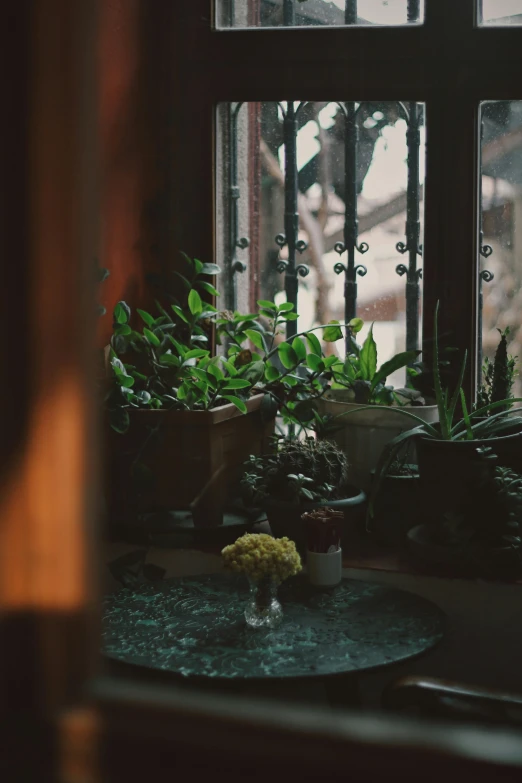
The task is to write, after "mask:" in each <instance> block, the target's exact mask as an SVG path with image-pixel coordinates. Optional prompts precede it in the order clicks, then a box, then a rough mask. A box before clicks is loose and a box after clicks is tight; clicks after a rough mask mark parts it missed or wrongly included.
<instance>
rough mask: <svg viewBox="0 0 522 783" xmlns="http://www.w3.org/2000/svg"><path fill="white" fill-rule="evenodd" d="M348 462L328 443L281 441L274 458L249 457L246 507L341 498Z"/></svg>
mask: <svg viewBox="0 0 522 783" xmlns="http://www.w3.org/2000/svg"><path fill="white" fill-rule="evenodd" d="M347 472H348V460H347V458H346V455H345V454H344V452H343V451H341V450H340V449H339V448H338V447H337V446H336V445H335V444H333V443H329V442H328V441H318V440H315V439H314V438H306V439H305V440H293V439H292V440H291V439H282V440H280V442H279V443H278V448H277V451H276V452H275V454H271V455H266V456H253V455H252V456H250V458H249V459H248V461H247V462H246V463H245V465H244V474H243V478H242V480H241V490H242V494H243V498H244V500H245V503H247V504H248V505H253V506H262V505H263V504H264V503H265V502H266V501H267V500H268V499H272V500H282V501H286V502H290V503H295V504H300V503H307V502H311V501H316V502H317V501H327V500H331V499H333V498H335V497H337V496H339V495H340V494H342V488H343V485H344V484H345V482H346V476H347Z"/></svg>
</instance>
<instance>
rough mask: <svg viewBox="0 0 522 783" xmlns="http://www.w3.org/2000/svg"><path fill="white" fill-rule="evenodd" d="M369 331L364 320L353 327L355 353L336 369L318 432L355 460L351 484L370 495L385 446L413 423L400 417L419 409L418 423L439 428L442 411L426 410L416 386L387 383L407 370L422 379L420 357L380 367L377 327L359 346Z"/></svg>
mask: <svg viewBox="0 0 522 783" xmlns="http://www.w3.org/2000/svg"><path fill="white" fill-rule="evenodd" d="M363 325H364V324H363V321H362V320H361V319H360V318H354V319H353V320H352V321H351V322H350V325H349V328H350V332H351V334H350V346H351V349H350V352H349V353H348V354H347V356H346V358H345V360H344V362H342V361H339V360H338V361H337V362H335V363H334V364H333V366H332V367H331V374H332V381H331V388H329V389H328V390H327V391H326V393H325V395H324V397H323V398H322V400H321V401H320V402H319V406H318V409H319V413H320V415H321V416H322V421H321V423H320V424H319V426H318V427H317V428H316V429H317V431H318V433H319V435H320V437H322V438H328V439H329V440H332V441H334V442H335V443H337V444H338V445H339V446H340V447H341V448H343V449H344V450H345V452H346V453H347V454H349V455H350V461H351V468H350V480H351V481H352V482H353V483H355V484H356V485H357V486H361V487H362V488H363V489H364V490H368V489H369V487H370V484H371V474H372V471H374V470H375V468H376V467H377V463H378V461H379V457H380V455H381V453H382V450H383V448H384V446H385V445H386V444H387V443H388V442H389V441H390V440H392V439H393V438H394V437H395V436H396V435H398V434H399V433H401V432H403V431H404V430H405V429H407V428H408V420H407V419H405V418H404V417H403V416H400V415H398V414H397V411H398V410H399V409H400V408H403V407H407V408H410V407H411V408H414V410H415V414H416V415H417V416H418V418H420V419H422V420H424V421H427V422H435V421H436V420H437V416H438V411H437V407H436V405H426V404H425V401H424V399H423V398H422V396H421V394H420V393H419V392H418V391H417V390H415V389H413V388H411V383H409V385H408V388H400V389H395V388H394V387H393V386H390V385H388V384H387V383H386V381H387V378H388V377H389V376H390V375H391V374H392V373H394V372H396V371H397V370H400V369H402V368H406V371H407V374H408V378H409V379H410V380H411V379H412V378H413V377H415V376H416V375H418V374H419V371H418V370H417V369H416V368H415V367H414V366H413V365H414V364H415V362H416V360H417V358H418V356H419V354H420V351H403V352H401V353H398V354H396V355H395V356H393V357H392V358H391V359H390V360H389V361H387V362H384V363H383V364H382V365H380V366H379V365H378V350H377V345H376V342H375V339H374V336H373V324H372V326H371V327H370V330H369V332H368V335H367V337H366V339H365V341H364V343H363V344H362V346H359V345H358V344H357V342H356V339H355V336H356V335H357V333H358V332H359V331H360V330H361V329H362V327H363ZM361 406H368V407H366V408H364V409H362V408H361ZM354 411H359V413H358V414H357V416H351V415H350V416H348V415H347V414H351V413H353V412H354Z"/></svg>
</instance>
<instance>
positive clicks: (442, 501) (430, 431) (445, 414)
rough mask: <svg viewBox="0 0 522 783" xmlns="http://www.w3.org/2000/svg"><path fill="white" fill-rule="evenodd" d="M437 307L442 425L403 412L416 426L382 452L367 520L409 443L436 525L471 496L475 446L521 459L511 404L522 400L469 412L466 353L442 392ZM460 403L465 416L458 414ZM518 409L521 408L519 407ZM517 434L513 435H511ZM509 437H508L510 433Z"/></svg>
mask: <svg viewBox="0 0 522 783" xmlns="http://www.w3.org/2000/svg"><path fill="white" fill-rule="evenodd" d="M438 307H439V306H438V304H437V307H436V309H435V323H434V353H433V377H434V382H435V397H436V402H437V408H438V413H439V422H438V423H436V424H430V423H427V422H423V421H421V420H420V419H418V417H417V416H415V414H413V413H412V412H410V411H405V410H403V409H399V411H398V412H399V413H400V414H401V415H403V416H407V417H409V418H410V420H412V421H413V420H416V423H417V426H416V427H414V428H413V429H410V430H408V431H406V432H403V433H401V434H400V435H398V436H397V437H395V438H394V439H393V440H392V441H390V443H388V444H387V446H386V447H385V448H384V450H383V453H382V455H381V458H380V461H379V465H378V466H377V470H376V475H375V481H374V484H373V486H372V491H371V495H370V503H369V518H371V517H372V516H373V513H374V508H375V499H376V497H377V495H378V492H379V490H380V486H381V484H382V481H383V478H384V477H385V476H386V474H387V472H388V470H389V467H390V465H391V464H392V463H393V461H394V459H395V458H396V456H397V454H398V453H399V451H400V450H401V448H404V446H405V445H406V444H407V443H408V442H412V441H414V442H415V443H416V446H417V454H418V461H419V476H420V488H421V492H422V502H423V507H424V513H425V515H426V516H427V518H428V519H429V520H430V521H431V522H432V523H433V524H437V523H439V522H440V520H442V519H443V518H444V517H446V516H447V515H448V514H451V513H452V510H453V509H455V508H459V507H460V506H461V505H462V503H463V502H464V500H465V497H466V495H467V493H468V492H469V486H470V479H471V477H472V475H473V472H474V466H473V461H474V460H475V457H476V451H477V448H481V447H486V446H490V447H491V448H493V449H494V451H495V453H496V454H497V455H498V457H499V461H500V463H501V464H502V465H504V466H506V467H513V465H514V464H515V463H516V462H517V460H519V459H520V456H519V455H520V450H521V448H522V432H521V429H522V417H520V416H515V417H514V416H513V415H512V413H513V412H509V413H508V409H507V408H508V405H512V404H513V403H515V402H522V399H521V398H510V399H508V400H497V401H495V402H490V403H488V404H487V405H486V406H484V407H479V408H476V409H475V410H473V411H471V412H469V408H468V405H467V402H466V397H465V394H464V390H463V389H462V381H463V378H464V372H465V369H466V363H467V353H466V354H465V355H464V358H463V361H462V364H461V367H460V374H459V380H458V383H457V386H456V388H455V389H454V391H453V394H450V392H449V390H448V389H447V388H446V389H443V388H442V382H441V372H440V358H439V347H438ZM459 402H460V405H461V409H462V415H461V416H460V417H459V416H457V415H456V413H457V410H456V409H457V404H458V403H459ZM518 410H519V409H518ZM514 430H516V431H515V432H514V434H513V431H514ZM506 433H508V434H507V435H506Z"/></svg>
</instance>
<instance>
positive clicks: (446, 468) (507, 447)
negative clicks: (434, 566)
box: [417, 433, 522, 524]
mask: <svg viewBox="0 0 522 783" xmlns="http://www.w3.org/2000/svg"><path fill="white" fill-rule="evenodd" d="M483 447H488V448H491V449H492V450H493V451H494V453H495V454H496V455H497V456H498V464H499V465H504V466H506V467H512V468H513V469H514V470H516V469H517V468H516V467H515V465H516V464H520V460H521V458H522V433H515V434H514V435H506V436H502V437H500V438H488V439H486V440H466V441H445V440H431V439H430V438H419V440H418V442H417V455H418V460H419V477H420V483H419V487H420V493H421V494H420V498H421V508H422V513H423V516H424V518H425V520H426V521H427V522H429V523H432V524H438V523H439V522H440V520H441V519H442V518H443V516H444V514H447V513H455V512H458V510H459V509H461V508H462V506H463V504H464V503H465V501H466V499H467V498H469V497H470V493H472V492H473V491H474V487H476V486H477V449H478V448H483Z"/></svg>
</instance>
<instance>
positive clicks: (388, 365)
mask: <svg viewBox="0 0 522 783" xmlns="http://www.w3.org/2000/svg"><path fill="white" fill-rule="evenodd" d="M420 353H421V351H403V352H402V353H397V354H395V356H394V357H393V358H392V359H390V360H389V361H388V362H384V364H382V365H381V366H380V367H379V369H378V370H377V372H376V373H375V375H374V376H373V379H372V383H371V386H370V393H371V392H373V390H374V389H375V387H376V386H377V384H378V383H384V381H385V380H386V378H387V377H388V376H389V375H392V373H394V372H396V371H397V370H400V369H401V367H406V366H407V365H408V364H411V363H412V362H414V361H415V359H416V358H417V356H418V355H419V354H420ZM367 380H369V379H367Z"/></svg>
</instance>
